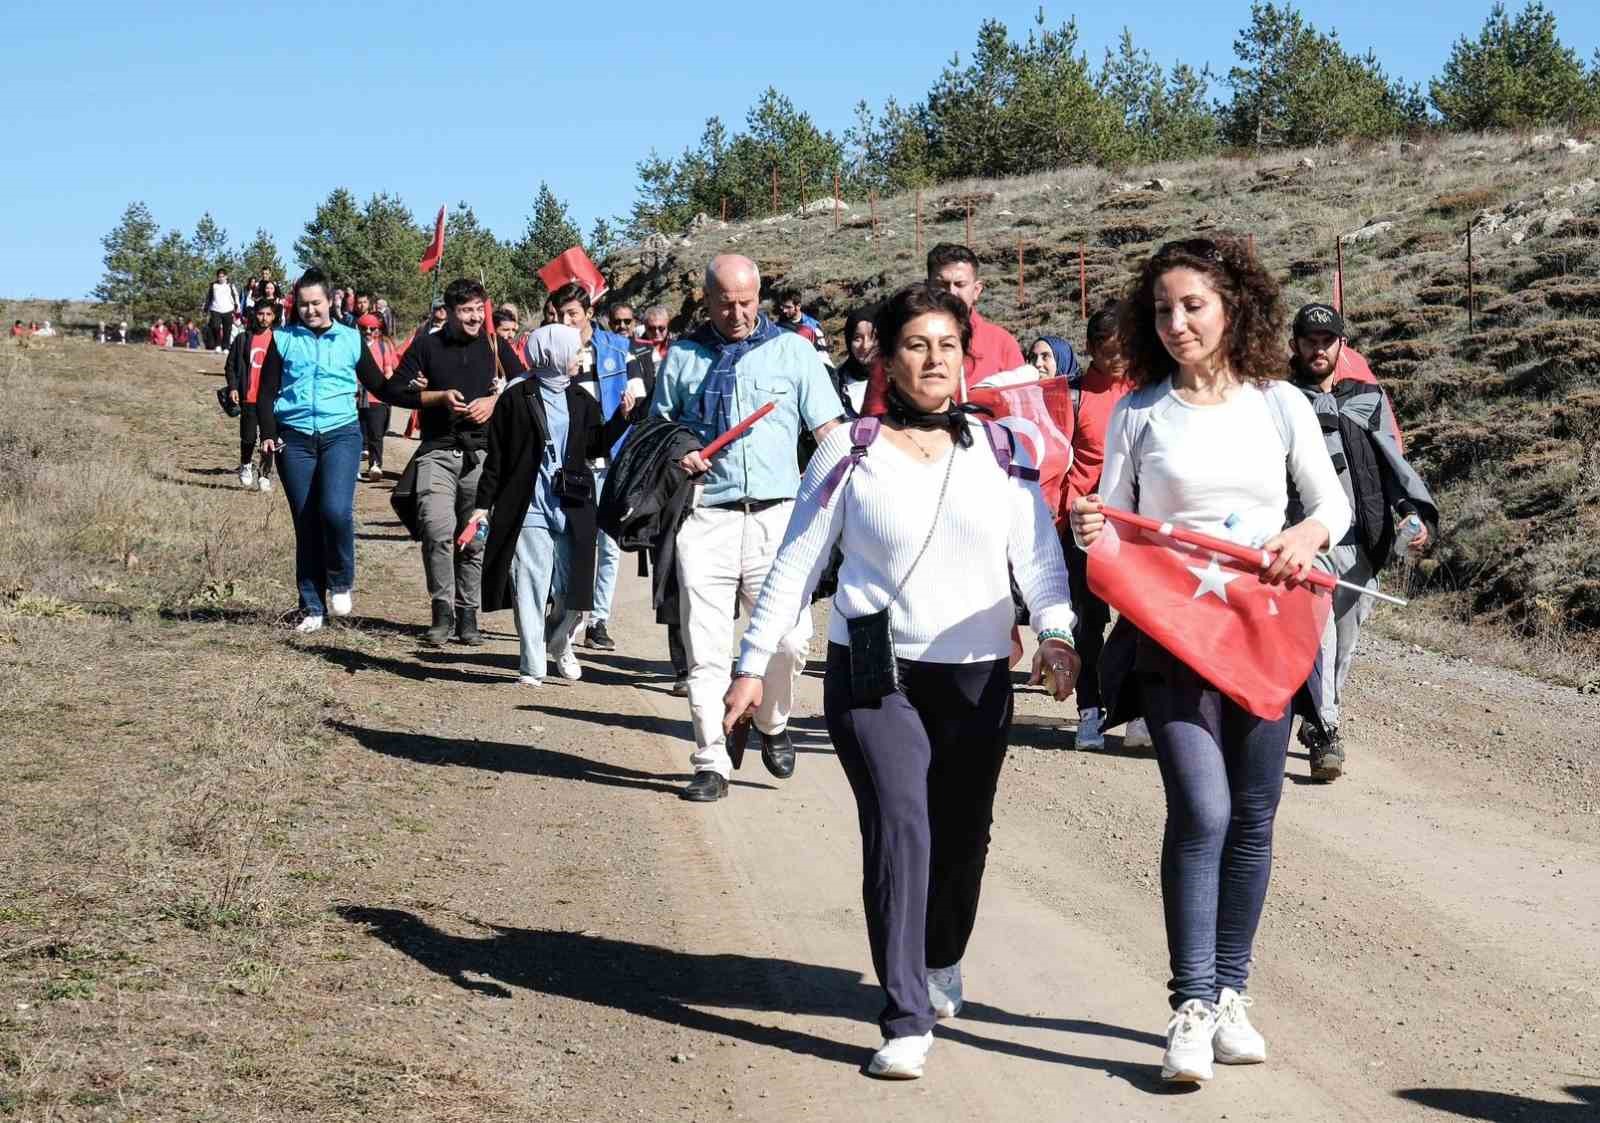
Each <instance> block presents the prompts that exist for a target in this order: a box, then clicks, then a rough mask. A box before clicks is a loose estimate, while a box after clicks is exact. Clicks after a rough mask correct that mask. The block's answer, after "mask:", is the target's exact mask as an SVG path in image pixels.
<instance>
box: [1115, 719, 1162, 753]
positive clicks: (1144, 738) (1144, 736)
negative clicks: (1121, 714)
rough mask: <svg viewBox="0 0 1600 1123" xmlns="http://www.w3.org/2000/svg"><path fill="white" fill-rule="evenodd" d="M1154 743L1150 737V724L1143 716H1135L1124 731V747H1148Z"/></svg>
mask: <svg viewBox="0 0 1600 1123" xmlns="http://www.w3.org/2000/svg"><path fill="white" fill-rule="evenodd" d="M1154 744H1155V742H1154V741H1152V740H1151V739H1150V726H1149V724H1148V723H1147V722H1146V721H1145V720H1144V718H1142V717H1136V718H1134V719H1133V720H1132V721H1130V722H1129V723H1128V724H1127V726H1126V727H1125V728H1124V729H1123V731H1122V747H1123V748H1125V749H1148V748H1150V747H1151V746H1153V745H1154Z"/></svg>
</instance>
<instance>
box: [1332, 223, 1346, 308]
mask: <svg viewBox="0 0 1600 1123" xmlns="http://www.w3.org/2000/svg"><path fill="white" fill-rule="evenodd" d="M1333 263H1334V264H1333V310H1334V311H1335V312H1337V313H1339V315H1340V316H1343V315H1344V238H1343V236H1341V235H1338V234H1335V235H1334V236H1333Z"/></svg>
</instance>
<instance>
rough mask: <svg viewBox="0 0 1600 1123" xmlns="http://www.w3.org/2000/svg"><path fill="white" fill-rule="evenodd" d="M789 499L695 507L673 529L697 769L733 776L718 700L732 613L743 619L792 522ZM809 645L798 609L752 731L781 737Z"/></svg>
mask: <svg viewBox="0 0 1600 1123" xmlns="http://www.w3.org/2000/svg"><path fill="white" fill-rule="evenodd" d="M793 509H794V504H793V503H792V502H786V503H777V504H774V505H773V506H771V507H768V508H767V509H766V510H763V511H757V512H755V513H753V514H748V515H747V514H745V513H744V512H743V511H737V510H726V509H721V508H716V507H696V508H695V509H694V510H693V511H692V512H691V513H690V514H689V517H688V518H687V519H685V520H684V523H683V526H682V527H681V528H680V529H679V531H678V543H677V547H678V586H679V594H678V595H679V598H680V602H681V605H682V612H683V616H682V623H683V645H684V649H685V651H686V652H687V654H688V656H689V713H690V716H691V718H692V719H693V721H694V743H695V750H694V754H693V755H692V756H691V757H690V758H689V762H690V764H691V765H692V766H693V768H694V770H695V771H696V772H701V771H709V772H715V773H717V774H718V775H720V776H722V777H723V778H724V779H726V778H727V777H728V776H729V775H730V774H731V773H732V772H733V762H732V760H731V759H730V758H729V757H728V747H727V743H726V739H725V738H724V737H723V734H722V714H723V707H722V696H723V695H724V694H726V693H727V692H728V683H729V681H730V679H731V676H732V671H731V668H732V665H733V654H732V647H731V644H732V641H733V629H734V611H735V608H736V607H737V608H739V609H742V610H743V615H744V618H745V620H746V621H748V620H749V619H750V613H751V611H752V610H753V609H754V608H755V603H756V597H757V596H758V595H759V594H760V592H761V585H762V583H763V582H764V581H765V580H766V579H767V570H768V569H770V568H771V567H772V559H773V558H774V557H775V556H776V555H777V552H778V544H779V543H780V542H782V541H783V532H784V530H785V529H786V528H787V527H788V525H789V515H790V512H792V511H793ZM810 645H811V613H810V612H809V611H802V612H801V614H800V619H799V620H798V621H797V622H796V625H795V627H794V629H793V630H792V631H791V632H790V633H789V634H788V635H786V636H784V638H783V642H782V643H780V644H779V645H778V651H777V654H775V655H774V656H773V658H772V662H771V663H769V664H768V666H767V677H766V680H765V683H764V689H763V691H762V698H761V705H760V707H759V708H758V709H757V710H756V717H755V724H756V728H757V729H759V730H761V731H762V732H764V733H779V732H782V731H783V730H784V729H785V728H786V727H787V726H788V724H789V709H790V707H791V705H792V704H793V702H794V692H795V687H796V686H797V685H798V684H799V682H800V675H801V674H802V673H803V672H804V671H805V666H806V652H807V649H808V648H809V647H810Z"/></svg>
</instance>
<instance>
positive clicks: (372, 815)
mask: <svg viewBox="0 0 1600 1123" xmlns="http://www.w3.org/2000/svg"><path fill="white" fill-rule="evenodd" d="M205 361H206V360H205V358H204V357H196V356H172V355H165V354H158V353H154V352H151V351H149V350H148V349H136V348H132V347H130V348H127V349H107V348H98V347H95V346H94V345H92V344H87V343H76V342H73V341H70V340H69V341H54V342H51V343H48V344H35V345H33V346H30V347H27V348H25V349H15V348H12V349H10V350H9V351H8V352H6V353H4V354H3V355H0V728H3V729H4V730H5V731H6V733H5V736H4V737H0V774H3V775H4V776H5V783H4V784H0V854H3V855H4V856H5V861H4V868H5V876H4V877H3V878H0V1118H7V1119H9V1118H15V1119H19V1120H30V1121H33V1120H47V1119H48V1120H77V1119H91V1118H94V1119H103V1118H117V1119H141V1120H144V1119H149V1120H155V1119H184V1120H200V1119H203V1120H219V1121H220V1120H227V1121H230V1123H231V1121H235V1120H245V1119H251V1120H256V1119H259V1120H282V1119H289V1118H318V1119H332V1118H355V1117H370V1116H374V1115H382V1116H387V1117H391V1118H395V1119H406V1118H416V1119H444V1120H458V1119H459V1120H469V1119H470V1120H478V1119H499V1118H509V1117H511V1113H510V1109H509V1107H508V1106H507V1104H508V1102H509V1100H508V1098H507V1097H504V1096H502V1095H500V1093H499V1091H497V1079H496V1077H495V1075H494V1074H492V1073H483V1072H478V1071H476V1070H475V1069H474V1067H473V1064H472V1062H471V1061H470V1059H463V1058H447V1059H442V1060H441V1059H437V1058H418V1057H416V1056H414V1055H413V1052H412V1048H411V1046H410V1045H409V1044H407V1043H402V1042H397V1041H396V1040H395V1039H394V1038H392V1037H388V1036H385V1035H383V1034H374V1033H363V1032H362V1028H361V1018H362V1014H361V1011H362V1010H363V1009H364V1008H367V1007H368V1006H369V1005H370V1004H372V1003H381V1002H387V1001H390V1000H391V998H392V995H391V994H390V993H389V992H388V990H387V989H386V988H387V986H388V982H387V980H386V979H385V978H384V976H383V974H382V972H381V971H380V970H377V969H375V968H374V966H373V965H372V964H371V963H368V962H364V960H365V959H366V957H368V956H369V955H371V954H372V945H371V941H370V940H369V939H368V937H366V935H365V934H364V933H363V932H362V931H361V930H360V929H359V928H357V927H355V926H352V925H351V924H349V923H348V922H346V921H345V920H343V919H341V918H340V917H339V915H338V913H337V912H336V906H337V905H338V904H339V903H342V902H349V901H367V900H372V899H374V898H375V896H376V897H380V898H381V897H388V898H390V899H396V898H401V899H403V897H404V894H403V892H402V891H401V888H400V887H401V884H402V882H403V880H404V878H405V876H406V863H405V862H404V861H403V860H402V861H397V860H396V858H395V855H396V854H418V855H419V856H427V857H433V855H431V854H430V853H429V852H428V850H427V849H426V847H424V846H420V845H419V842H418V834H417V832H418V831H419V830H422V831H426V830H427V829H428V828H429V826H430V817H429V811H428V808H427V803H426V801H427V799H428V796H429V791H430V787H429V785H430V784H431V783H432V782H433V781H432V780H431V779H430V777H429V775H428V774H427V772H426V771H424V772H422V773H418V771H417V770H415V769H409V770H408V769H407V768H406V767H405V764H404V762H401V761H397V760H395V759H393V758H391V757H389V756H386V755H383V754H378V753H372V752H368V751H365V750H363V749H362V748H361V747H360V746H359V745H356V744H354V743H353V742H351V741H350V740H349V739H348V738H343V737H340V736H338V735H337V734H336V733H335V732H334V731H332V730H331V729H330V728H329V725H328V723H329V720H330V719H331V718H333V717H335V716H340V717H346V718H348V717H350V716H351V715H352V713H353V711H352V709H351V708H350V705H349V703H348V701H346V702H341V701H340V700H338V699H336V698H335V697H334V694H333V691H332V689H331V687H330V679H329V676H328V666H329V663H330V662H332V663H335V664H339V663H341V662H345V661H347V659H348V658H349V657H356V656H357V654H358V652H359V651H360V650H366V649H370V648H374V647H376V646H378V645H381V644H382V643H384V642H385V641H384V638H383V636H382V635H381V634H375V633H370V632H361V631H356V630H351V629H340V630H338V631H337V632H333V633H330V634H325V635H324V636H322V637H318V642H316V643H312V644H305V643H301V642H298V641H291V640H290V639H289V633H288V632H287V630H286V629H283V628H279V627H273V626H272V623H273V621H274V620H275V619H276V617H277V615H278V612H279V610H280V609H282V608H285V607H287V606H289V605H291V604H292V603H293V592H292V589H291V587H290V577H291V575H292V562H291V541H290V532H289V527H288V520H287V518H286V517H285V513H284V504H283V500H282V497H281V496H279V495H273V496H258V495H248V494H241V493H239V492H238V489H237V488H231V489H230V488H227V487H222V486H218V483H219V481H226V480H227V479H228V477H227V476H226V475H221V476H213V475H210V474H208V473H209V472H211V471H213V470H218V469H220V470H222V471H227V470H229V465H230V464H231V462H232V460H233V459H234V456H235V454H236V445H235V443H234V432H235V431H234V429H233V426H232V424H231V423H230V422H227V421H225V420H223V419H222V418H221V415H220V414H219V413H218V412H217V410H216V406H215V402H214V401H213V400H210V399H209V394H210V391H211V390H212V388H213V387H214V386H215V384H216V382H215V379H214V378H212V377H209V376H201V375H197V374H196V373H195V370H194V368H195V367H196V366H197V365H198V364H199V363H202V362H205ZM351 649H356V650H355V651H352V650H351Z"/></svg>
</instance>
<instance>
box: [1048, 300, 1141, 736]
mask: <svg viewBox="0 0 1600 1123" xmlns="http://www.w3.org/2000/svg"><path fill="white" fill-rule="evenodd" d="M1088 344H1089V369H1088V370H1087V371H1085V372H1084V373H1083V376H1082V379H1081V380H1080V382H1079V384H1078V400H1077V402H1076V404H1075V407H1074V411H1073V412H1074V413H1075V414H1076V417H1077V422H1076V424H1075V425H1074V426H1073V429H1072V467H1071V468H1069V469H1068V470H1067V494H1066V501H1065V504H1064V506H1065V507H1066V508H1067V509H1068V510H1071V508H1072V503H1073V501H1074V500H1076V499H1078V498H1079V497H1081V496H1084V495H1093V494H1095V492H1096V491H1097V490H1098V489H1099V487H1100V469H1101V467H1102V465H1104V463H1105V449H1106V428H1107V426H1108V425H1109V424H1110V422H1111V414H1112V412H1113V411H1114V410H1115V409H1116V408H1117V403H1118V402H1120V401H1121V400H1122V399H1123V398H1124V397H1125V396H1126V395H1127V393H1128V391H1129V390H1130V389H1132V385H1133V384H1132V383H1131V382H1130V381H1129V380H1128V364H1127V362H1126V361H1124V359H1123V357H1122V340H1121V338H1120V337H1119V336H1118V335H1117V306H1116V305H1115V304H1112V305H1110V306H1108V307H1106V308H1102V309H1100V311H1098V312H1096V313H1095V314H1094V315H1092V316H1090V317H1089V325H1088ZM1066 553H1067V574H1068V576H1069V577H1071V579H1072V607H1073V608H1074V609H1076V610H1077V613H1078V625H1077V628H1076V629H1075V630H1074V631H1073V639H1074V641H1075V643H1076V646H1077V648H1078V657H1079V658H1080V659H1082V660H1083V670H1082V671H1081V672H1080V673H1079V675H1078V729H1077V733H1076V736H1075V738H1074V739H1075V742H1076V745H1077V747H1078V748H1080V749H1099V748H1102V747H1104V745H1105V735H1104V732H1103V728H1102V727H1103V724H1104V720H1105V711H1104V708H1103V706H1102V704H1101V697H1100V652H1101V650H1102V649H1103V648H1104V647H1105V639H1106V626H1107V625H1108V624H1110V623H1111V610H1110V609H1109V608H1107V607H1106V602H1105V601H1103V600H1101V599H1100V598H1099V597H1097V596H1095V594H1094V590H1093V589H1091V588H1089V574H1088V569H1087V566H1086V565H1085V562H1086V561H1087V559H1086V558H1085V556H1084V553H1083V551H1082V550H1077V549H1073V548H1072V547H1071V546H1070V545H1069V546H1068V548H1067V551H1066ZM1123 745H1124V747H1127V748H1148V747H1150V732H1149V729H1148V728H1147V726H1146V723H1145V720H1144V719H1143V718H1139V719H1136V721H1132V722H1129V723H1128V730H1127V732H1126V733H1125V734H1124V736H1123Z"/></svg>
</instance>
